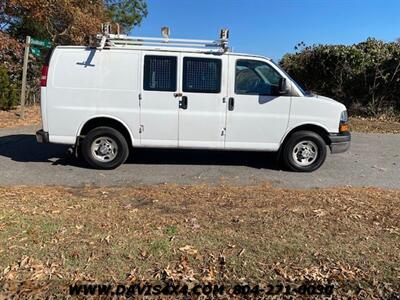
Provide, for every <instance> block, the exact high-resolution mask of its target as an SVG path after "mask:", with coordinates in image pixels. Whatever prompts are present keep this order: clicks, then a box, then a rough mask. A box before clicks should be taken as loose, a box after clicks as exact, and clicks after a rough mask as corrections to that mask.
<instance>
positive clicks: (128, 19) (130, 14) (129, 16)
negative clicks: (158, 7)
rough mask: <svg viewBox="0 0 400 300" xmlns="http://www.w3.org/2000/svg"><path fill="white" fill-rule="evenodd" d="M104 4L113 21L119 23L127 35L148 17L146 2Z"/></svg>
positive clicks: (109, 0) (114, 0) (107, 1)
mask: <svg viewBox="0 0 400 300" xmlns="http://www.w3.org/2000/svg"><path fill="white" fill-rule="evenodd" d="M104 3H105V5H106V6H107V9H108V15H109V16H110V18H111V19H112V21H113V22H115V23H118V24H119V25H120V26H121V27H122V28H121V29H122V30H123V31H124V32H126V33H127V32H129V31H130V30H131V29H132V27H133V26H136V25H139V24H140V23H141V22H142V20H143V18H144V17H146V16H147V4H146V1H145V0H104Z"/></svg>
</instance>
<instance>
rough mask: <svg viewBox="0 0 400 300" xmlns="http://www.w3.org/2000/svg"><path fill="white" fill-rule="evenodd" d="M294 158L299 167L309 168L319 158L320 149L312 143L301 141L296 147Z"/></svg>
mask: <svg viewBox="0 0 400 300" xmlns="http://www.w3.org/2000/svg"><path fill="white" fill-rule="evenodd" d="M292 157H293V160H294V161H295V162H296V164H298V165H299V166H302V167H306V166H309V165H311V164H312V163H313V162H315V160H316V159H317V157H318V147H317V145H316V144H315V143H314V142H312V141H301V142H300V143H298V144H297V145H296V146H294V148H293V152H292Z"/></svg>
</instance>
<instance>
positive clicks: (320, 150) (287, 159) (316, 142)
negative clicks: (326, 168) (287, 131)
mask: <svg viewBox="0 0 400 300" xmlns="http://www.w3.org/2000/svg"><path fill="white" fill-rule="evenodd" d="M299 143H303V145H301V146H299ZM304 145H305V147H307V148H308V150H311V156H310V157H307V156H303V155H302V153H303V152H298V151H296V150H299V148H301V149H304V148H302V146H303V147H304ZM295 147H296V149H295ZM313 149H314V150H316V151H313ZM305 151H307V150H305ZM326 152H327V151H326V143H325V141H324V139H323V138H322V137H321V136H320V135H319V134H318V133H315V132H313V131H297V132H295V133H293V134H292V135H291V136H290V137H289V138H288V140H287V141H286V144H285V146H284V148H283V153H282V160H283V163H284V164H285V166H286V167H287V168H288V169H289V170H292V171H296V172H312V171H315V170H317V169H318V168H319V167H321V166H322V164H323V163H324V161H325V159H326ZM296 153H298V154H296ZM308 153H309V152H308ZM306 154H307V153H306ZM293 156H296V159H295V158H294V157H293ZM302 163H303V164H306V165H302ZM307 164H308V165H307Z"/></svg>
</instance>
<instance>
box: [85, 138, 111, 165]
mask: <svg viewBox="0 0 400 300" xmlns="http://www.w3.org/2000/svg"><path fill="white" fill-rule="evenodd" d="M91 150H92V155H93V157H94V159H96V160H98V161H101V162H110V161H112V160H114V159H115V158H116V157H117V153H118V145H117V143H116V142H115V141H114V140H113V139H112V138H110V137H105V136H102V137H99V138H97V139H95V140H94V141H93V143H92V146H91Z"/></svg>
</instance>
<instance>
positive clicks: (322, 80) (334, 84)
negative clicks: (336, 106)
mask: <svg viewBox="0 0 400 300" xmlns="http://www.w3.org/2000/svg"><path fill="white" fill-rule="evenodd" d="M296 50H299V51H298V52H296V53H294V54H286V55H285V56H284V57H283V58H282V60H281V61H280V65H281V66H282V67H283V68H284V69H285V70H286V71H287V72H288V73H289V74H290V75H292V76H293V77H294V78H295V79H296V80H298V81H299V82H300V83H302V84H304V85H305V87H306V88H307V89H309V90H311V91H313V92H316V93H320V94H323V95H326V96H330V97H332V98H335V99H337V100H340V101H342V102H343V103H345V104H346V105H347V106H349V107H350V109H353V111H356V112H358V113H360V112H361V113H366V114H369V115H375V116H376V115H378V114H382V113H393V112H394V113H396V111H397V112H400V99H399V97H398V95H399V93H400V44H399V43H397V42H392V43H385V42H383V41H379V40H376V39H373V38H369V39H367V40H366V41H365V42H362V43H359V44H355V45H350V46H345V45H314V46H307V47H304V45H302V47H298V48H297V49H296Z"/></svg>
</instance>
